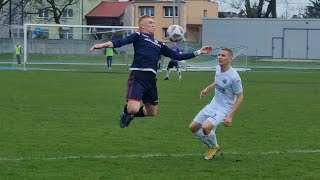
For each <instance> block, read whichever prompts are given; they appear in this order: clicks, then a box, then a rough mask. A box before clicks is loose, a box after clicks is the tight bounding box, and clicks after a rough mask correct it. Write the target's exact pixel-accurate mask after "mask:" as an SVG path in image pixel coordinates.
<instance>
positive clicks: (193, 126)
mask: <svg viewBox="0 0 320 180" xmlns="http://www.w3.org/2000/svg"><path fill="white" fill-rule="evenodd" d="M200 128H201V124H199V123H196V122H195V121H192V122H191V123H190V125H189V129H190V131H191V132H192V133H195V132H197V131H198V130H199V129H200Z"/></svg>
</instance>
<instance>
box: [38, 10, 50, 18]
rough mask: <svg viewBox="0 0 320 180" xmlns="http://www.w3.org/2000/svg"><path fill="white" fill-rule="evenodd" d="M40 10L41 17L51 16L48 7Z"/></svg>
mask: <svg viewBox="0 0 320 180" xmlns="http://www.w3.org/2000/svg"><path fill="white" fill-rule="evenodd" d="M38 12H39V18H47V17H49V10H48V9H41V10H39V11H38Z"/></svg>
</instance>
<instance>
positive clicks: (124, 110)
mask: <svg viewBox="0 0 320 180" xmlns="http://www.w3.org/2000/svg"><path fill="white" fill-rule="evenodd" d="M123 113H124V114H129V113H128V109H127V105H125V106H124V107H123Z"/></svg>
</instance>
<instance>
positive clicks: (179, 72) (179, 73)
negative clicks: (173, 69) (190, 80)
mask: <svg viewBox="0 0 320 180" xmlns="http://www.w3.org/2000/svg"><path fill="white" fill-rule="evenodd" d="M177 71H178V75H179V78H180V79H181V78H182V76H181V71H180V69H177Z"/></svg>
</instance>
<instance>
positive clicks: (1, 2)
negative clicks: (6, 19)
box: [0, 0, 10, 10]
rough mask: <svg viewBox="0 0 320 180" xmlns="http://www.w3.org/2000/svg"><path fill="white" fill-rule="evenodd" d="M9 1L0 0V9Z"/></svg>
mask: <svg viewBox="0 0 320 180" xmlns="http://www.w3.org/2000/svg"><path fill="white" fill-rule="evenodd" d="M9 2H10V0H0V10H1V9H2V8H3V7H4V6H5V5H6V4H8V3H9Z"/></svg>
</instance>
